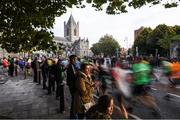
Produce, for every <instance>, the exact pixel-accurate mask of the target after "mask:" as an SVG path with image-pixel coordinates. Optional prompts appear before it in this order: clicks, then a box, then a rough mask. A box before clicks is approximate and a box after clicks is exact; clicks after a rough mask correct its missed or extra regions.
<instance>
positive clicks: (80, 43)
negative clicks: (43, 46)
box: [54, 15, 89, 57]
mask: <svg viewBox="0 0 180 120" xmlns="http://www.w3.org/2000/svg"><path fill="white" fill-rule="evenodd" d="M54 39H55V42H56V44H57V45H58V44H59V43H60V44H63V45H64V46H65V52H66V53H65V54H66V55H70V54H76V55H77V56H79V57H84V56H89V40H88V39H85V38H84V39H81V38H80V36H79V22H77V23H76V22H75V20H74V18H73V16H72V15H71V16H70V17H69V20H68V22H67V23H66V22H65V21H64V37H57V36H55V38H54Z"/></svg>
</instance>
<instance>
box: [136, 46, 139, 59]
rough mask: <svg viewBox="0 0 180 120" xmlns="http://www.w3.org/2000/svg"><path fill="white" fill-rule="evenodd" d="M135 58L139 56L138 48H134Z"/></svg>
mask: <svg viewBox="0 0 180 120" xmlns="http://www.w3.org/2000/svg"><path fill="white" fill-rule="evenodd" d="M136 56H137V57H138V56H139V53H138V47H136Z"/></svg>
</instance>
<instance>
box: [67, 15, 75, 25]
mask: <svg viewBox="0 0 180 120" xmlns="http://www.w3.org/2000/svg"><path fill="white" fill-rule="evenodd" d="M67 24H68V25H71V24H73V25H76V22H75V20H74V18H73V16H72V14H71V16H70V17H69V20H68V22H67Z"/></svg>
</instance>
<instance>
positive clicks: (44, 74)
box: [41, 56, 49, 89]
mask: <svg viewBox="0 0 180 120" xmlns="http://www.w3.org/2000/svg"><path fill="white" fill-rule="evenodd" d="M41 71H42V77H43V89H47V85H46V82H47V79H48V71H49V69H48V60H47V58H46V57H45V56H44V57H43V62H42V66H41Z"/></svg>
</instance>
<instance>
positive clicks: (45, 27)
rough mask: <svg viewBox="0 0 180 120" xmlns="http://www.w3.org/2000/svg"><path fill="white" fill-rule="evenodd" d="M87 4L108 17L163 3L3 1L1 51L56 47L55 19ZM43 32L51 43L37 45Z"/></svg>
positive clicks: (0, 5)
mask: <svg viewBox="0 0 180 120" xmlns="http://www.w3.org/2000/svg"><path fill="white" fill-rule="evenodd" d="M178 2H179V1H177V2H176V0H173V1H172V2H171V3H169V2H167V3H165V4H163V5H164V6H165V8H170V7H176V6H177V5H178ZM84 3H89V4H91V5H92V7H94V8H95V9H96V10H102V9H103V6H104V5H105V4H106V5H107V7H106V8H105V9H106V13H108V14H118V13H124V12H127V7H133V8H134V9H136V8H140V7H142V6H144V5H146V4H149V5H155V4H161V3H162V0H131V1H128V0H86V1H84V0H1V1H0V33H1V34H2V35H1V37H0V45H1V47H2V48H4V49H6V50H7V51H8V52H12V51H13V52H20V51H28V50H31V49H35V48H36V49H41V48H42V46H41V43H43V44H44V46H43V49H48V48H47V47H48V46H49V44H50V43H53V42H51V41H52V39H53V34H52V32H51V31H50V29H51V28H53V24H54V21H55V17H58V16H61V15H62V14H64V13H66V11H67V8H72V7H73V6H76V7H78V8H83V7H85V5H84ZM42 31H43V33H44V35H45V36H46V35H48V38H49V39H41V42H37V40H38V39H36V36H39V35H38V34H41V33H42ZM25 44H28V45H25ZM46 44H47V45H46ZM39 45H40V46H41V47H39ZM50 46H53V44H51V45H50Z"/></svg>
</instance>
